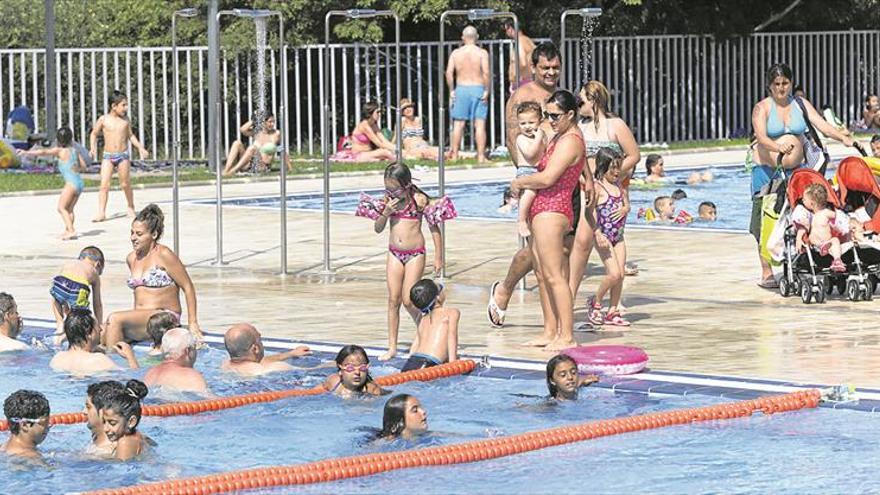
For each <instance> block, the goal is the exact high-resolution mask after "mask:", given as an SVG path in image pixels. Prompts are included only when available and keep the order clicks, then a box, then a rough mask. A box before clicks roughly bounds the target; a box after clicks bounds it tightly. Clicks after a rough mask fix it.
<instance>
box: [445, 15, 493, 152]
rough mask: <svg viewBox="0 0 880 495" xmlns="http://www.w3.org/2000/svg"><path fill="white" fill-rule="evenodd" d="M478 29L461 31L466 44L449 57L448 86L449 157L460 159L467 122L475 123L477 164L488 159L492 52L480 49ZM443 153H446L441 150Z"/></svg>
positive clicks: (469, 28)
mask: <svg viewBox="0 0 880 495" xmlns="http://www.w3.org/2000/svg"><path fill="white" fill-rule="evenodd" d="M477 39H479V35H478V34H477V28H475V27H473V26H467V27H465V28H464V30H463V31H462V32H461V40H462V42H464V44H463V45H462V46H460V47H458V48H456V49H455V50H453V51H452V53H451V54H449V63H448V64H447V65H446V84H447V86H449V100H450V104H451V105H452V111H451V112H450V116H451V117H452V121H453V124H452V142H451V147H452V149H451V151H450V156H449V158H450V159H451V160H457V159H458V149H459V146H461V137H462V134H464V125H465V123H466V122H469V121H473V123H474V134H475V136H474V137H475V138H476V141H477V162H478V163H483V162H485V161H487V159H486V116H487V115H488V114H489V104H488V101H489V84H490V74H489V52H487V51H486V50H485V49H484V48H480V47H478V46H477ZM440 151H441V152H442V151H443V150H440Z"/></svg>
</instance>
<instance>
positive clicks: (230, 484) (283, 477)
mask: <svg viewBox="0 0 880 495" xmlns="http://www.w3.org/2000/svg"><path fill="white" fill-rule="evenodd" d="M818 405H819V391H818V390H802V391H799V392H794V393H790V394H785V395H777V396H771V397H761V398H759V399H754V400H747V401H742V402H732V403H726V404H717V405H714V406H708V407H699V408H695V409H679V410H675V411H666V412H658V413H650V414H642V415H639V416H630V417H627V418H615V419H606V420H602V421H593V422H589V423H583V424H579V425H572V426H563V427H559V428H553V429H549V430H540V431H534V432H530V433H523V434H520V435H513V436H509V437H499V438H492V439H489V440H479V441H475V442H466V443H459V444H453V445H444V446H442V447H429V448H426V449H417V450H404V451H398V452H385V453H380V454H366V455H357V456H351V457H339V458H334V459H327V460H323V461H318V462H310V463H306V464H296V465H292V466H278V467H267V468H258V469H249V470H245V471H231V472H227V473H220V474H214V475H208V476H199V477H196V478H184V479H177V480H172V481H164V482H159V483H150V484H145V485H137V486H129V487H122V488H111V489H106V490H98V491H94V492H86V493H85V494H83V495H136V494H137V495H160V494H162V495H164V494H169V493H174V494H177V495H190V494H192V495H208V494H214V493H228V492H238V491H241V490H252V489H257V488H270V487H277V486H288V485H304V484H311V483H321V482H325V481H335V480H340V479H346V478H355V477H361V476H369V475H372V474H377V473H382V472H386V471H393V470H396V469H404V468H412V467H426V466H439V465H447V464H461V463H464V462H474V461H482V460H486V459H495V458H498V457H505V456H509V455H514V454H520V453H523V452H527V451H531V450H539V449H544V448H547V447H553V446H557V445H563V444H567V443H573V442H581V441H584V440H590V439H593V438H599V437H605V436H611V435H618V434H621V433H630V432H633V431H639V430H650V429H654V428H662V427H665V426H672V425H682V424H687V423H691V422H697V421H711V420H719V419H731V418H740V417H745V416H750V415H751V414H753V413H754V412H757V411H760V412H763V413H764V414H773V413H778V412H785V411H795V410H798V409H804V408H814V407H817V406H818Z"/></svg>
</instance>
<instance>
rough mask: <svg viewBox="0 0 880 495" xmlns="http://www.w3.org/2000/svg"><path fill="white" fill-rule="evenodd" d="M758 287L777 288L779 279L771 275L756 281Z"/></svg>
mask: <svg viewBox="0 0 880 495" xmlns="http://www.w3.org/2000/svg"><path fill="white" fill-rule="evenodd" d="M758 287H760V288H762V289H778V288H779V281H777V280H776V277H774V276H772V275H771V276H769V277H767V278H765V279H763V280H761V281H760V282H758Z"/></svg>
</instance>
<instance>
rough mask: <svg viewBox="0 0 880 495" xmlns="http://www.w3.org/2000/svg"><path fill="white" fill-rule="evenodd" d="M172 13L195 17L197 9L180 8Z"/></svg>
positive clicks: (197, 12)
mask: <svg viewBox="0 0 880 495" xmlns="http://www.w3.org/2000/svg"><path fill="white" fill-rule="evenodd" d="M174 15H179V16H180V17H195V16H197V15H199V9H196V8H193V7H189V8H186V9H180V10H178V11H177V12H175V13H174Z"/></svg>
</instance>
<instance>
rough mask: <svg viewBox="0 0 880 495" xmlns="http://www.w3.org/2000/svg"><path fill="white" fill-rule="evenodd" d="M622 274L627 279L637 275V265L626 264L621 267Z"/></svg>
mask: <svg viewBox="0 0 880 495" xmlns="http://www.w3.org/2000/svg"><path fill="white" fill-rule="evenodd" d="M623 274H624V275H626V276H627V277H634V276H636V275H638V274H639V265H637V264H636V263H633V262H628V263H626V264H625V265H624V266H623Z"/></svg>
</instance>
